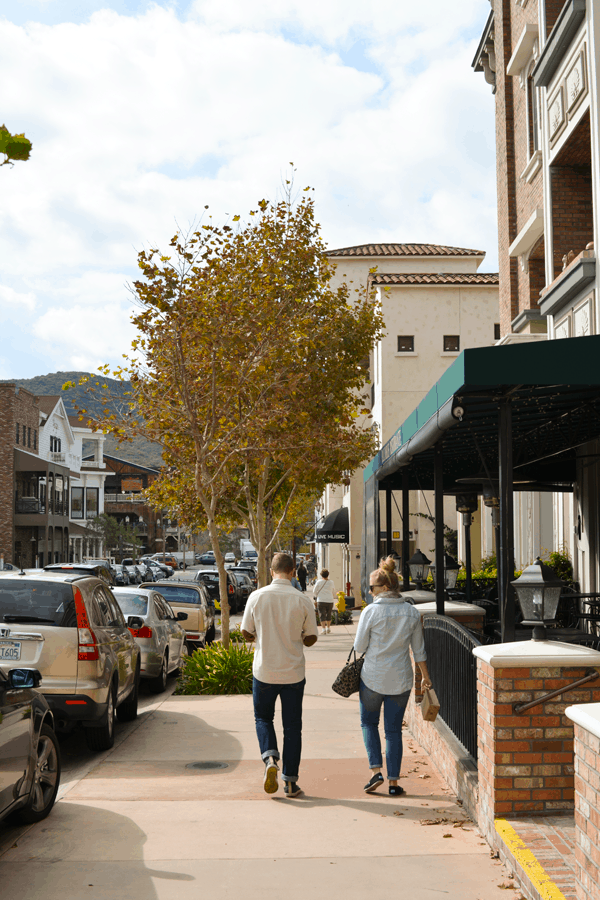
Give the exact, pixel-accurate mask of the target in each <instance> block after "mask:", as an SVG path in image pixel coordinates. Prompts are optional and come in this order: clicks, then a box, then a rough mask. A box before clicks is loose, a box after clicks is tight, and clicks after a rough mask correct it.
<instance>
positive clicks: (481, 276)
mask: <svg viewBox="0 0 600 900" xmlns="http://www.w3.org/2000/svg"><path fill="white" fill-rule="evenodd" d="M370 280H371V284H498V274H497V272H482V273H477V272H472V273H471V272H448V273H442V274H439V275H438V274H436V273H435V272H425V273H423V274H422V275H419V274H415V273H412V272H406V273H402V274H399V275H384V274H381V275H372V276H371V279H370Z"/></svg>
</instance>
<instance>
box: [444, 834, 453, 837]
mask: <svg viewBox="0 0 600 900" xmlns="http://www.w3.org/2000/svg"><path fill="white" fill-rule="evenodd" d="M442 837H452V835H451V834H443V835H442Z"/></svg>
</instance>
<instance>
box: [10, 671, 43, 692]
mask: <svg viewBox="0 0 600 900" xmlns="http://www.w3.org/2000/svg"><path fill="white" fill-rule="evenodd" d="M8 680H9V682H10V686H11V687H12V688H15V690H20V689H22V688H36V687H39V686H40V684H41V683H42V674H41V672H40V671H39V670H38V669H9V672H8Z"/></svg>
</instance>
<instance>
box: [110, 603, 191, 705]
mask: <svg viewBox="0 0 600 900" xmlns="http://www.w3.org/2000/svg"><path fill="white" fill-rule="evenodd" d="M114 595H115V597H116V598H117V603H118V604H119V606H120V607H121V612H122V613H123V615H124V616H125V618H126V619H127V622H128V625H129V630H130V631H131V633H132V635H133V637H134V638H135V641H136V643H137V645H138V646H139V648H140V653H141V667H140V675H141V677H142V678H145V679H147V680H148V682H149V687H150V690H152V691H154V692H155V693H157V694H161V693H162V692H163V691H164V690H166V687H167V678H168V676H169V675H170V674H171V673H172V672H177V671H178V670H179V667H180V665H181V661H182V659H183V658H184V657H185V656H187V654H188V650H187V644H186V633H185V622H186V621H187V619H188V614H187V613H186V612H181V611H180V612H177V613H176V612H175V611H174V610H173V609H171V607H170V606H169V604H168V603H167V602H166V600H165V599H164V597H163V596H162V595H161V594H159V593H158V592H157V591H155V590H153V588H136V589H135V590H132V589H131V588H115V590H114ZM134 620H135V621H134Z"/></svg>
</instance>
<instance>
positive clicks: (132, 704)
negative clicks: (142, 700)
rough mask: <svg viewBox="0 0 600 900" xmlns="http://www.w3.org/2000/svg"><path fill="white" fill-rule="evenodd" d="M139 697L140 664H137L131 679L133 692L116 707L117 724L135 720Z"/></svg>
mask: <svg viewBox="0 0 600 900" xmlns="http://www.w3.org/2000/svg"><path fill="white" fill-rule="evenodd" d="M139 696H140V664H139V663H138V665H137V668H136V670H135V678H134V679H133V690H132V691H131V692H130V694H129V696H128V697H127V698H126V699H125V700H123V702H122V703H121V705H120V706H118V707H117V719H118V720H119V722H133V720H134V719H137V714H138V699H139Z"/></svg>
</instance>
